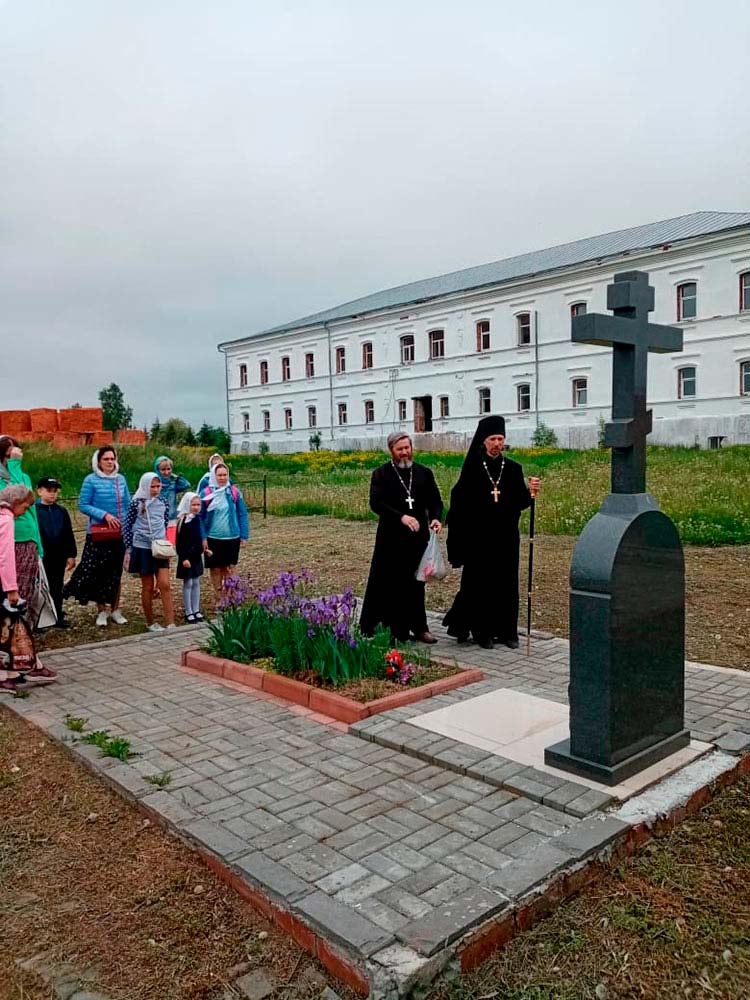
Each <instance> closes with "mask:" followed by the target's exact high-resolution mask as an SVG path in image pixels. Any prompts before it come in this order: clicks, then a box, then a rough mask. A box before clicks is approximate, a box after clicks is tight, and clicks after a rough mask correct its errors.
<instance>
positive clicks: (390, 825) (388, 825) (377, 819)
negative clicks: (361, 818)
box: [368, 813, 409, 840]
mask: <svg viewBox="0 0 750 1000" xmlns="http://www.w3.org/2000/svg"><path fill="white" fill-rule="evenodd" d="M368 826H371V827H372V828H373V829H374V830H379V831H380V832H381V833H384V834H385V835H386V836H387V837H389V838H390V839H391V840H403V839H404V837H406V836H407V835H408V833H409V830H408V828H407V827H405V826H402V825H401V823H397V822H396V821H395V820H394V819H392V818H391V813H385V814H384V815H382V816H373V817H372V819H370V820H368Z"/></svg>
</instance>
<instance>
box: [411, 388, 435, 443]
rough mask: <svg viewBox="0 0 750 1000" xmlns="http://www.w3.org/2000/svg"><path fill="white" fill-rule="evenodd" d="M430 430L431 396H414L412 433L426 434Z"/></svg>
mask: <svg viewBox="0 0 750 1000" xmlns="http://www.w3.org/2000/svg"><path fill="white" fill-rule="evenodd" d="M431 430H432V396H415V397H414V433H415V434H428V433H429V432H430V431H431Z"/></svg>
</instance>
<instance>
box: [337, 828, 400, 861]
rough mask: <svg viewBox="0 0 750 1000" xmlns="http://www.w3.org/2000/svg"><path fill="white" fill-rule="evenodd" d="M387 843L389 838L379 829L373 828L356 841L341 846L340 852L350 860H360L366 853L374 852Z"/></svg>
mask: <svg viewBox="0 0 750 1000" xmlns="http://www.w3.org/2000/svg"><path fill="white" fill-rule="evenodd" d="M388 844H390V839H389V838H388V837H387V836H386V834H384V833H381V832H380V831H379V830H373V831H372V832H371V833H368V834H367V835H366V836H365V837H363V838H362V839H361V840H358V841H357V842H356V843H354V844H350V845H349V846H348V847H344V848H342V852H341V853H342V854H345V855H346V857H347V858H349V859H350V860H351V861H361V860H362V859H363V858H365V857H367V855H368V854H374V853H375V852H376V851H379V850H381V849H382V848H384V847H386V846H387V845H388Z"/></svg>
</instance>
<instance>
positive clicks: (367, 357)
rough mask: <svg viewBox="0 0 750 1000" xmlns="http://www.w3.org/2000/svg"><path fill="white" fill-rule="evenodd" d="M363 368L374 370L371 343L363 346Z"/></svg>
mask: <svg viewBox="0 0 750 1000" xmlns="http://www.w3.org/2000/svg"><path fill="white" fill-rule="evenodd" d="M362 367H363V368H372V344H371V343H370V342H369V341H368V342H367V343H366V344H362Z"/></svg>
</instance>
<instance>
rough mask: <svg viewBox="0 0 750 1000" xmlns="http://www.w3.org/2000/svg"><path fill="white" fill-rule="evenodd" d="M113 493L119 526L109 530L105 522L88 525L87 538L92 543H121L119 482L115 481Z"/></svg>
mask: <svg viewBox="0 0 750 1000" xmlns="http://www.w3.org/2000/svg"><path fill="white" fill-rule="evenodd" d="M115 493H116V494H117V520H118V521H119V522H120V526H118V527H117V528H111V527H110V526H109V525H108V524H107V523H106V521H105V522H104V524H89V537H90V538H91V541H92V542H121V541H122V527H121V525H122V500H121V499H120V480H119V479H115Z"/></svg>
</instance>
